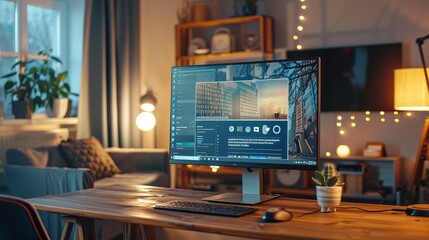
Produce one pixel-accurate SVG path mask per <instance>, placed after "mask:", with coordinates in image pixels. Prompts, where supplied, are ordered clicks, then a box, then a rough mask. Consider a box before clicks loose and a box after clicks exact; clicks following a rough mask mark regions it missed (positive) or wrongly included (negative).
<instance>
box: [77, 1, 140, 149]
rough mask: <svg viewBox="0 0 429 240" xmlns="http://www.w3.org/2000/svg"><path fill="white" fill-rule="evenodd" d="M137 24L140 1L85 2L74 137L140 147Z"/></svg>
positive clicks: (108, 144) (106, 143)
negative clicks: (80, 70) (136, 122)
mask: <svg viewBox="0 0 429 240" xmlns="http://www.w3.org/2000/svg"><path fill="white" fill-rule="evenodd" d="M139 25H140V24H139V1H135V0H87V1H86V9H85V24H84V26H85V29H84V52H83V66H82V79H81V81H82V82H81V90H80V97H79V109H78V118H79V124H78V129H77V137H78V138H86V137H89V136H95V137H96V138H98V139H99V140H100V141H101V142H102V144H103V145H104V146H105V147H141V145H142V144H141V132H140V131H139V130H138V129H137V127H136V125H135V119H136V117H137V115H138V114H139V109H140V104H139V98H140V63H139V52H140V49H139V32H140V27H139Z"/></svg>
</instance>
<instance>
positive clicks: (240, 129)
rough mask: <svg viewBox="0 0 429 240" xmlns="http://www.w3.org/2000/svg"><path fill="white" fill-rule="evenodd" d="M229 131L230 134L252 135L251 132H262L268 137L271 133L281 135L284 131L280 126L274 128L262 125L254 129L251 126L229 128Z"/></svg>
mask: <svg viewBox="0 0 429 240" xmlns="http://www.w3.org/2000/svg"><path fill="white" fill-rule="evenodd" d="M229 131H230V132H246V133H250V132H254V133H259V132H262V134H265V135H266V134H268V133H270V132H271V131H272V132H273V133H274V134H279V133H280V132H281V131H282V129H281V127H280V126H279V125H274V126H273V127H272V128H271V127H268V126H267V125H262V127H259V126H254V127H253V128H252V127H250V126H246V127H244V126H236V127H234V126H229Z"/></svg>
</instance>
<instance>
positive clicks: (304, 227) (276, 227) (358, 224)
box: [29, 185, 429, 239]
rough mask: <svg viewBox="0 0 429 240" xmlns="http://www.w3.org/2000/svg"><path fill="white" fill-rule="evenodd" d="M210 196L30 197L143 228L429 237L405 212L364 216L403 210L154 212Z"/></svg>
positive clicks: (425, 225) (279, 203)
mask: <svg viewBox="0 0 429 240" xmlns="http://www.w3.org/2000/svg"><path fill="white" fill-rule="evenodd" d="M212 194H213V193H210V192H202V191H192V190H177V189H176V190H174V189H168V188H158V187H150V186H139V185H113V186H108V187H103V188H97V189H88V190H84V191H80V192H73V193H67V194H61V195H51V196H45V197H39V198H33V199H30V200H29V201H30V202H31V203H33V204H34V205H35V206H36V208H37V209H39V210H45V211H50V212H56V213H62V214H67V215H73V216H80V217H87V218H99V219H110V220H116V221H120V222H126V223H132V224H144V225H146V227H151V226H160V227H166V228H175V229H184V230H191V231H199V232H208V233H218V234H224V235H231V236H241V237H249V238H258V239H289V238H293V239H429V218H425V217H412V216H407V215H406V214H405V213H404V212H403V211H386V212H368V211H378V210H389V209H392V208H396V209H398V210H400V209H402V210H404V209H405V208H404V207H399V206H391V205H376V204H374V205H373V204H359V203H345V202H343V203H342V204H341V206H340V207H339V208H338V209H337V212H334V213H320V212H318V211H317V210H318V209H319V207H318V205H317V203H316V202H315V201H313V200H304V199H291V198H278V199H275V200H271V201H268V202H265V203H262V204H260V205H257V206H255V207H256V208H258V211H256V212H255V213H253V214H250V215H246V216H243V217H239V218H231V217H219V216H211V215H203V214H191V213H183V212H174V211H167V210H156V209H153V205H154V204H156V203H161V202H166V201H170V200H180V199H187V200H199V199H201V198H204V197H207V196H211V195H212ZM272 207H284V208H286V209H288V210H289V211H291V212H292V213H293V215H294V217H293V219H292V220H291V221H288V222H280V223H261V222H260V221H259V219H260V218H261V216H262V214H263V212H264V211H266V210H267V209H269V208H272Z"/></svg>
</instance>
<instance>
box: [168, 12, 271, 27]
mask: <svg viewBox="0 0 429 240" xmlns="http://www.w3.org/2000/svg"><path fill="white" fill-rule="evenodd" d="M263 18H266V16H262V15H255V16H246V17H235V18H222V19H217V20H209V21H201V22H190V23H182V24H177V25H176V26H177V27H180V28H203V27H216V26H221V25H227V24H242V23H247V22H254V21H259V20H261V19H263Z"/></svg>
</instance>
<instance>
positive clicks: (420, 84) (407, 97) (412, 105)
mask: <svg viewBox="0 0 429 240" xmlns="http://www.w3.org/2000/svg"><path fill="white" fill-rule="evenodd" d="M428 38H429V35H426V36H424V37H421V38H417V40H416V44H417V45H418V47H419V52H420V57H421V60H422V65H423V68H404V69H396V70H395V74H394V76H395V93H394V95H395V98H394V105H395V109H396V110H402V111H429V79H428V73H429V69H428V68H426V62H425V57H424V54H423V50H422V45H423V43H424V41H425V40H426V39H428ZM428 144H429V118H426V119H425V122H424V126H423V132H422V136H421V138H420V144H419V149H418V153H417V156H416V161H415V163H414V168H413V172H412V173H411V177H410V181H409V190H410V191H415V192H417V191H418V189H419V188H418V186H419V183H420V181H421V179H422V175H423V167H424V161H425V160H426V159H429V151H428V150H429V148H428Z"/></svg>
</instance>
